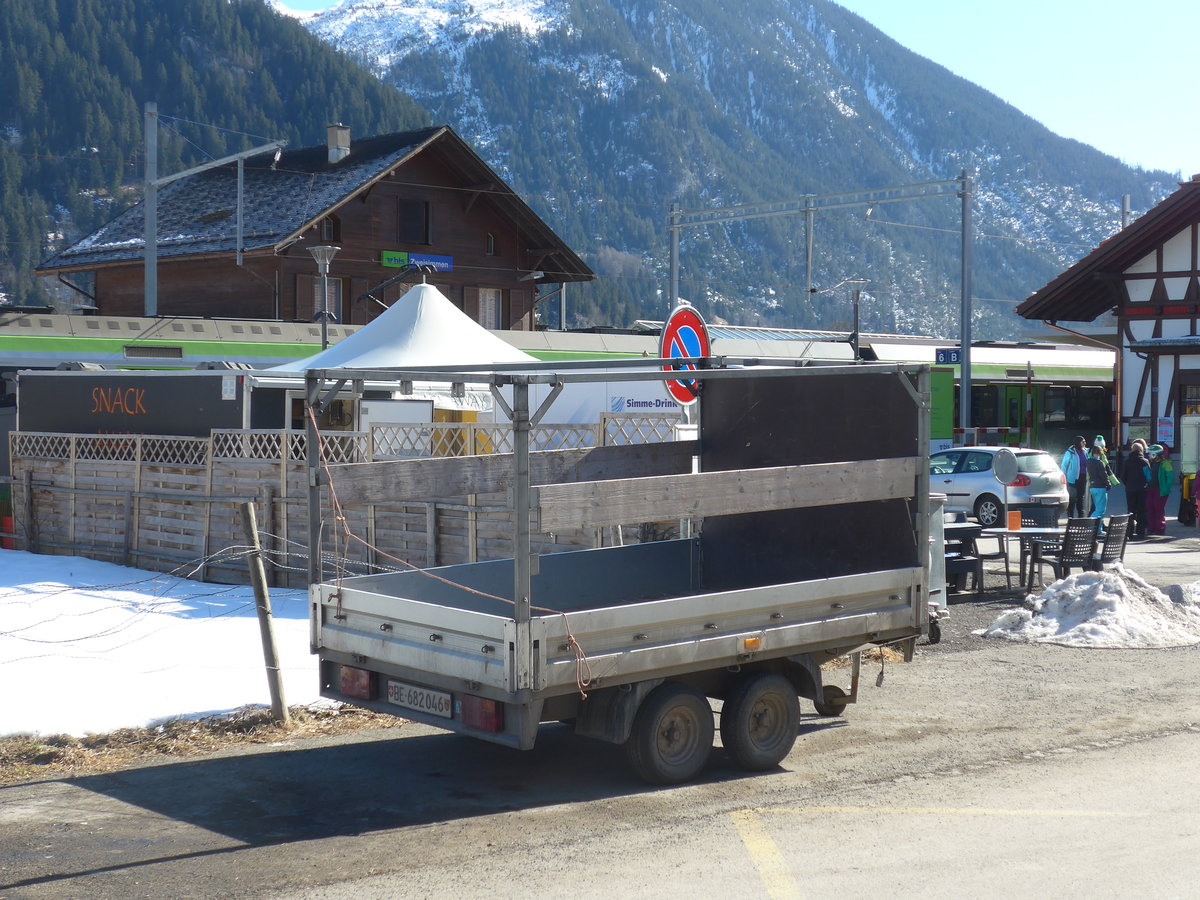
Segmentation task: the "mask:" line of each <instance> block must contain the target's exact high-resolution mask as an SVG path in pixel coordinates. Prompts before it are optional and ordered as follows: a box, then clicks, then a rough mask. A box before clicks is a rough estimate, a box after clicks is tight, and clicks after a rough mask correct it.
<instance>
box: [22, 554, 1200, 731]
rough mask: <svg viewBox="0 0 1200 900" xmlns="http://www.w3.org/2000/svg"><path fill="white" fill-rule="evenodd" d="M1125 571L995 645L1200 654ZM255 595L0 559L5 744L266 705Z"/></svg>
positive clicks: (286, 652) (296, 642)
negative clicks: (15, 737) (1183, 649)
mask: <svg viewBox="0 0 1200 900" xmlns="http://www.w3.org/2000/svg"><path fill="white" fill-rule="evenodd" d="M1170 593H1171V594H1172V596H1168V595H1167V594H1164V593H1163V592H1162V591H1159V590H1158V589H1156V588H1154V587H1151V586H1150V585H1148V584H1147V583H1146V582H1145V581H1143V580H1142V579H1141V578H1140V577H1138V576H1137V575H1136V574H1134V573H1133V572H1130V571H1128V570H1126V569H1123V568H1121V567H1119V566H1118V567H1114V568H1113V569H1111V570H1109V571H1106V572H1104V573H1095V572H1085V573H1082V574H1078V575H1072V576H1071V577H1069V578H1066V579H1064V580H1063V581H1060V582H1057V583H1055V584H1053V585H1050V586H1049V587H1048V588H1047V589H1046V590H1045V592H1044V593H1043V594H1042V595H1041V596H1040V597H1038V598H1035V599H1033V600H1032V601H1031V604H1030V607H1031V608H1027V609H1018V610H1012V611H1009V612H1006V613H1004V614H1003V615H1001V616H1000V617H999V618H998V619H997V620H996V621H995V622H994V623H993V624H992V625H991V626H990V627H989V628H987V629H986V630H985V631H984V632H983V633H984V634H985V636H987V637H998V638H1007V639H1009V640H1017V641H1031V642H1047V643H1056V644H1064V645H1067V646H1073V647H1096V648H1100V647H1104V648H1111V647H1121V648H1158V647H1178V646H1185V645H1190V644H1196V643H1200V582H1196V583H1194V584H1190V585H1183V586H1180V587H1177V588H1171V589H1170ZM271 606H272V611H273V613H274V630H275V640H276V645H277V647H278V652H279V660H280V667H281V669H282V671H283V676H284V697H285V699H286V700H287V702H288V703H289V704H292V705H295V704H307V703H312V702H316V701H317V700H318V699H319V698H318V689H317V667H316V659H315V657H313V656H312V655H310V654H309V652H308V619H307V608H306V607H307V603H306V597H305V594H304V592H303V591H297V590H273V591H272V592H271ZM269 703H270V694H269V692H268V689H267V678H266V674H265V669H264V664H263V655H262V644H261V641H260V638H259V628H258V619H257V616H256V614H255V610H254V594H253V592H252V590H251V589H250V587H248V586H237V587H229V586H225V585H217V584H203V583H201V582H197V581H188V580H186V579H184V578H177V577H173V576H170V575H161V574H155V573H152V572H146V571H142V570H140V569H130V568H125V567H123V566H117V565H113V564H111V563H104V562H96V561H94V560H87V559H82V558H79V557H71V556H39V555H35V554H31V553H25V552H23V551H15V550H0V735H10V734H23V733H37V734H43V735H45V734H57V733H68V734H74V735H84V734H87V733H89V732H92V733H99V732H104V731H110V730H113V729H116V728H123V727H130V726H147V725H153V724H155V723H157V722H161V721H163V720H165V719H170V718H175V717H178V716H201V715H210V714H215V713H220V712H228V711H233V710H236V709H238V708H240V707H243V706H247V705H262V706H267V705H268V704H269Z"/></svg>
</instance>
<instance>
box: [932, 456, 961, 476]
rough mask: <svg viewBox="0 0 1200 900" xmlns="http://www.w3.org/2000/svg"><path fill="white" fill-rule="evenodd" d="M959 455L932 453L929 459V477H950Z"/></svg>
mask: <svg viewBox="0 0 1200 900" xmlns="http://www.w3.org/2000/svg"><path fill="white" fill-rule="evenodd" d="M960 456H962V454H961V453H934V454H933V455H932V456H930V457H929V474H930V475H951V474H953V473H954V466H955V465H956V464H957V463H958V458H959V457H960Z"/></svg>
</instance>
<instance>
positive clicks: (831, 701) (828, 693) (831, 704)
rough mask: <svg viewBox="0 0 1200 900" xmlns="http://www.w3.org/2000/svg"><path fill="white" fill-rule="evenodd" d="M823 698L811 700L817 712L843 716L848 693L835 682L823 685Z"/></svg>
mask: <svg viewBox="0 0 1200 900" xmlns="http://www.w3.org/2000/svg"><path fill="white" fill-rule="evenodd" d="M823 693H824V695H825V696H824V699H823V700H822V702H820V703H817V702H816V701H813V706H815V707H816V708H817V712H818V713H820V714H821V715H823V716H843V715H845V714H846V706H847V698H848V696H849V695H848V694H847V693H846V692H845V691H843V690H842V689H841V688H840V687H838V686H837V685H836V684H827V685H825V690H824V691H823Z"/></svg>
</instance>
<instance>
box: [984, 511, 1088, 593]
mask: <svg viewBox="0 0 1200 900" xmlns="http://www.w3.org/2000/svg"><path fill="white" fill-rule="evenodd" d="M1066 533H1067V526H1066V525H1065V524H1063V525H1053V526H1050V525H1024V526H1022V527H1021V528H984V529H983V531H982V534H984V535H987V536H994V537H1002V538H1004V540H1005V547H1007V546H1008V543H1007V542H1008V539H1009V538H1010V537H1015V538H1021V553H1020V557H1021V576H1020V578H1021V584H1022V585H1023V586H1025V587H1027V588H1028V589H1029V590H1032V589H1033V566H1032V565H1030V566H1029V583H1028V584H1027V585H1026V583H1025V560H1026V557H1027V556H1029V555H1031V551H1032V544H1033V539H1034V538H1042V539H1044V540H1045V539H1050V538H1058V539H1059V540H1061V539H1062V538H1063V536H1064V535H1066Z"/></svg>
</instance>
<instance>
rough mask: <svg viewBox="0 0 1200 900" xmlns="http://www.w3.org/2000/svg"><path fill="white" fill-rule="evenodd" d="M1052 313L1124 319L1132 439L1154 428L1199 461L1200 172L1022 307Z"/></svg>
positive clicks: (1188, 459)
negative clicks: (1197, 444)
mask: <svg viewBox="0 0 1200 900" xmlns="http://www.w3.org/2000/svg"><path fill="white" fill-rule="evenodd" d="M1017 313H1018V314H1019V315H1021V316H1024V317H1025V318H1027V319H1040V320H1043V321H1046V322H1049V323H1059V322H1093V321H1096V320H1098V319H1101V318H1102V317H1104V316H1106V315H1108V314H1110V313H1111V314H1112V315H1113V316H1114V317H1115V320H1116V330H1117V348H1118V350H1119V353H1118V361H1119V368H1118V374H1117V398H1118V399H1117V405H1118V409H1119V411H1120V428H1121V433H1120V439H1121V441H1122V442H1125V441H1128V440H1131V439H1133V438H1135V437H1144V438H1147V439H1149V440H1151V441H1156V442H1158V443H1161V444H1165V445H1167V446H1169V447H1170V448H1171V449H1172V450H1175V451H1177V452H1178V453H1179V455H1181V458H1182V460H1183V465H1184V471H1193V472H1194V471H1195V470H1196V462H1197V460H1196V456H1197V446H1196V443H1197V437H1198V435H1200V333H1198V331H1197V323H1198V321H1200V175H1196V176H1193V177H1192V180H1191V181H1188V182H1184V183H1182V184H1181V185H1180V186H1179V190H1177V191H1176V192H1175V193H1173V194H1171V195H1170V196H1169V197H1167V198H1166V199H1164V200H1163V201H1162V202H1161V203H1159V204H1158V205H1157V206H1155V207H1154V208H1153V209H1151V210H1150V211H1149V212H1147V213H1146V214H1145V215H1143V216H1141V217H1140V218H1138V219H1136V220H1135V221H1134V222H1132V223H1131V224H1130V225H1128V226H1127V227H1125V228H1124V229H1122V230H1121V231H1120V232H1118V233H1117V234H1115V235H1114V236H1113V237H1111V238H1109V239H1108V240H1106V241H1104V242H1103V243H1101V244H1100V246H1098V247H1097V248H1096V249H1095V250H1093V251H1092V252H1091V253H1089V254H1088V255H1087V256H1085V257H1084V258H1083V259H1081V260H1080V261H1079V262H1077V263H1076V264H1075V265H1073V266H1071V268H1069V269H1067V270H1066V271H1065V272H1063V273H1062V274H1061V275H1059V276H1058V277H1057V278H1055V279H1054V280H1053V281H1051V282H1050V283H1049V284H1047V285H1046V286H1045V287H1044V288H1042V289H1041V290H1040V291H1038V292H1037V293H1035V294H1034V295H1033V296H1031V297H1029V298H1028V299H1027V300H1025V301H1024V302H1023V303H1022V304H1021V305H1020V306H1018V307H1017Z"/></svg>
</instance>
